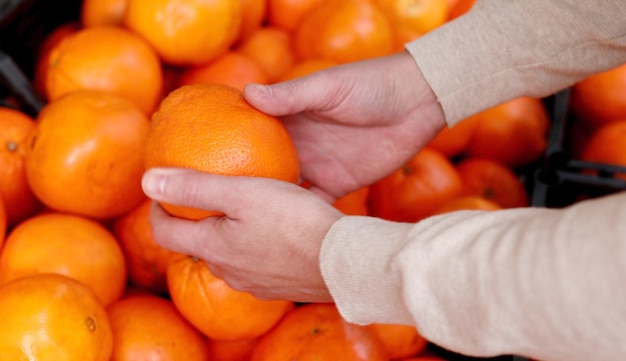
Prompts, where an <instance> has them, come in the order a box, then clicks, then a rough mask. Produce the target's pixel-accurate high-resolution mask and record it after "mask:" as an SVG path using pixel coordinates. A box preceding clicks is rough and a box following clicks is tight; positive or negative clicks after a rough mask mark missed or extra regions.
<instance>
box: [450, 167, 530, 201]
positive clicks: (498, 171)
mask: <svg viewBox="0 0 626 361" xmlns="http://www.w3.org/2000/svg"><path fill="white" fill-rule="evenodd" d="M456 169H457V171H458V172H459V175H460V176H461V180H462V181H463V189H464V192H463V194H464V195H474V196H480V197H483V198H485V199H487V200H490V201H493V202H495V203H497V204H498V205H500V207H502V208H516V207H527V206H528V194H527V193H526V188H525V187H524V183H522V180H521V178H520V177H519V176H518V175H517V174H515V172H514V171H513V170H512V169H511V168H509V167H507V166H505V165H503V164H502V163H498V162H496V161H494V160H491V159H488V158H480V157H470V158H466V159H463V160H462V161H460V162H459V163H457V164H456Z"/></svg>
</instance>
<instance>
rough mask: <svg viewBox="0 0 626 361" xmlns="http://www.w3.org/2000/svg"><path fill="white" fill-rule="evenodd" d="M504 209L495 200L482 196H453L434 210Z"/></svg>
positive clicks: (439, 211) (438, 211)
mask: <svg viewBox="0 0 626 361" xmlns="http://www.w3.org/2000/svg"><path fill="white" fill-rule="evenodd" d="M498 209H502V207H501V206H500V205H499V204H498V203H496V202H494V201H490V200H488V199H486V198H484V197H481V196H472V195H470V196H459V197H457V198H453V199H451V200H449V201H447V202H445V203H444V204H442V205H441V206H440V207H439V208H437V209H436V210H435V212H433V214H443V213H448V212H454V211H460V210H483V211H495V210H498Z"/></svg>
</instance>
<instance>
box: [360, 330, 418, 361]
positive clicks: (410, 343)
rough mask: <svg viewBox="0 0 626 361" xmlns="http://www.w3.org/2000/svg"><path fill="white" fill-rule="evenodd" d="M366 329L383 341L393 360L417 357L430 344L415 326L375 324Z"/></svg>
mask: <svg viewBox="0 0 626 361" xmlns="http://www.w3.org/2000/svg"><path fill="white" fill-rule="evenodd" d="M366 327H367V328H369V329H370V330H371V331H372V332H373V333H374V334H375V335H376V336H377V337H378V338H379V339H380V340H381V341H382V343H383V345H384V346H385V349H386V350H387V355H388V356H389V359H391V360H400V359H403V358H405V357H409V356H414V355H417V354H418V353H420V352H422V351H423V350H425V349H426V345H427V344H428V341H427V340H426V339H425V338H424V337H422V335H420V333H419V332H418V331H417V328H415V327H414V326H410V325H399V324H390V323H373V324H370V325H367V326H366Z"/></svg>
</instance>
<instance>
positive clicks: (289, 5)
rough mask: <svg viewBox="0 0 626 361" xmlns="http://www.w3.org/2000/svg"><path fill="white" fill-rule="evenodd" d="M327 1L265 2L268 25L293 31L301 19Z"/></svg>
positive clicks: (271, 0) (280, 0) (277, 0)
mask: <svg viewBox="0 0 626 361" xmlns="http://www.w3.org/2000/svg"><path fill="white" fill-rule="evenodd" d="M327 1H328V0H267V2H268V4H267V6H268V14H267V22H268V24H269V25H272V26H277V27H279V28H282V29H285V30H287V31H294V30H295V29H296V27H297V26H298V24H300V22H301V21H302V19H303V18H304V17H305V16H306V15H307V14H308V13H310V12H311V11H313V9H315V8H316V7H317V6H319V5H320V4H323V3H325V2H327Z"/></svg>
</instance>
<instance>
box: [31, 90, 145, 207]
mask: <svg viewBox="0 0 626 361" xmlns="http://www.w3.org/2000/svg"><path fill="white" fill-rule="evenodd" d="M148 128H149V120H148V118H147V117H146V116H145V115H144V114H143V113H142V112H141V111H140V110H139V108H137V107H136V106H135V105H134V104H132V103H130V102H129V101H127V100H126V99H124V98H120V97H118V96H115V95H112V94H107V93H102V92H95V91H88V90H83V91H76V92H73V93H71V94H68V95H66V96H64V97H61V98H59V99H57V100H55V101H52V102H50V103H48V105H47V106H46V107H45V108H44V109H43V110H42V111H41V112H40V113H39V116H38V117H37V127H36V129H35V131H33V132H31V136H30V140H28V143H27V144H29V148H28V149H27V152H26V158H25V159H26V162H25V163H26V176H27V179H28V183H29V184H30V186H31V188H32V190H33V192H34V193H35V194H36V195H37V197H38V198H39V199H40V200H41V201H42V202H43V203H44V204H46V205H47V206H48V207H50V208H52V209H55V210H59V211H66V212H72V213H77V214H82V215H85V216H89V217H94V218H99V219H106V218H113V217H117V216H120V215H122V214H124V213H126V212H128V211H130V210H131V209H133V208H135V207H136V206H137V205H138V204H139V202H141V201H142V200H144V199H145V195H144V193H143V191H142V189H141V177H142V175H143V172H144V168H143V154H144V147H145V139H146V135H147V133H148ZM68 187H69V188H68ZM70 189H71V191H70Z"/></svg>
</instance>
